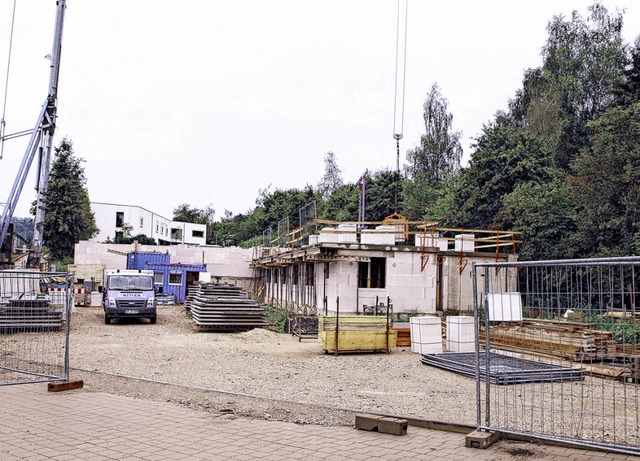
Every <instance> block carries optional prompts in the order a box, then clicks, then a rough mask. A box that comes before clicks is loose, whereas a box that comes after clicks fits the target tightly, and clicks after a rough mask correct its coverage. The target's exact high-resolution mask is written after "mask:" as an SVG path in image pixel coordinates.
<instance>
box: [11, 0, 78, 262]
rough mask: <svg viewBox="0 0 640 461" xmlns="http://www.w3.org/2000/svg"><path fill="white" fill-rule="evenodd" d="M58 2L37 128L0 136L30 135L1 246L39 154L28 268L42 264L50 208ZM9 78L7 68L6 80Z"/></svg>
mask: <svg viewBox="0 0 640 461" xmlns="http://www.w3.org/2000/svg"><path fill="white" fill-rule="evenodd" d="M56 5H57V6H56V24H55V30H54V35H53V48H52V50H51V55H50V56H47V57H48V58H50V59H51V65H50V73H49V91H48V94H47V98H46V100H45V102H44V104H43V105H42V109H41V110H40V113H39V115H38V118H37V120H36V124H35V127H34V128H33V129H32V130H24V131H20V132H17V133H13V134H4V130H3V131H2V132H1V136H0V143H4V141H6V140H9V139H13V138H18V137H21V136H28V135H30V138H29V144H28V145H27V149H26V151H25V154H24V157H23V158H22V163H21V164H20V168H19V170H18V174H17V175H16V178H15V180H14V182H13V187H12V188H11V192H10V193H9V197H8V198H7V203H6V205H5V207H4V210H3V212H2V218H0V247H1V246H2V245H3V244H4V241H5V239H6V238H7V234H8V230H9V224H10V222H11V218H12V217H13V213H14V211H15V209H16V206H17V204H18V200H19V198H20V194H21V192H22V187H23V186H24V183H25V181H26V179H27V176H28V174H29V170H30V168H31V164H32V163H33V160H34V158H35V157H36V153H37V154H38V163H39V167H38V176H37V186H36V190H37V199H36V216H35V220H34V229H33V244H32V252H31V255H30V257H29V262H28V266H29V267H34V266H39V265H40V259H41V257H42V245H43V234H44V218H45V212H46V207H47V191H48V184H49V168H50V164H51V147H52V145H53V135H54V132H55V128H56V112H57V104H58V78H59V75H60V54H61V51H62V29H63V25H64V13H65V9H66V7H67V6H66V1H65V0H56ZM12 33H13V27H12ZM8 77H9V76H8V70H7V79H8ZM5 98H6V95H5ZM2 126H3V127H4V118H3V120H2Z"/></svg>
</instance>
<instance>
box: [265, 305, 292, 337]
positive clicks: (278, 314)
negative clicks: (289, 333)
mask: <svg viewBox="0 0 640 461" xmlns="http://www.w3.org/2000/svg"><path fill="white" fill-rule="evenodd" d="M262 307H263V308H264V309H265V310H266V311H267V313H268V315H267V319H268V320H269V322H271V323H273V324H274V325H275V326H276V333H286V328H287V311H286V310H285V309H280V308H278V307H274V306H269V305H264V306H262Z"/></svg>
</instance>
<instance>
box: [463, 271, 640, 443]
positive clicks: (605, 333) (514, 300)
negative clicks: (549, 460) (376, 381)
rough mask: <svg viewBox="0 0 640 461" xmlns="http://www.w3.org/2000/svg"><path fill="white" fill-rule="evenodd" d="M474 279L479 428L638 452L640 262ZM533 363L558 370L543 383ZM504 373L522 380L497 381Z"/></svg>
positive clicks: (494, 274) (492, 274)
mask: <svg viewBox="0 0 640 461" xmlns="http://www.w3.org/2000/svg"><path fill="white" fill-rule="evenodd" d="M472 275H473V279H474V286H475V305H474V307H475V309H474V310H475V320H476V322H477V323H476V333H477V335H478V339H479V341H477V358H476V364H475V365H476V367H475V376H476V380H477V405H478V427H479V428H481V429H490V430H499V431H503V432H511V433H516V434H525V435H533V436H537V437H541V438H543V439H552V440H560V441H566V442H571V443H579V444H582V445H585V446H591V447H597V448H604V449H610V450H615V451H619V452H624V453H631V454H640V350H639V346H638V343H639V342H640V311H639V310H638V308H637V306H638V304H639V303H640V293H639V290H640V258H610V259H591V260H567V261H545V262H520V263H495V264H477V265H474V268H473V274H472ZM506 358H512V359H519V360H524V361H525V362H523V363H519V362H518V363H511V362H505V360H506ZM532 362H534V363H543V364H546V365H550V366H554V367H558V369H553V368H551V369H547V370H546V371H545V373H546V375H545V379H541V375H539V374H538V373H537V371H536V368H537V367H535V366H533V365H532ZM514 370H519V372H518V373H519V374H513V373H514ZM522 372H525V373H522ZM510 373H511V374H510ZM505 374H506V375H508V376H516V375H517V376H520V377H526V379H525V380H522V379H520V378H519V379H515V380H511V379H507V380H506V381H505V380H504V379H495V376H496V375H498V376H505ZM490 377H493V378H490Z"/></svg>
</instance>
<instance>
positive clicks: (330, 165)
mask: <svg viewBox="0 0 640 461" xmlns="http://www.w3.org/2000/svg"><path fill="white" fill-rule="evenodd" d="M342 184H343V181H342V171H341V170H340V168H338V162H337V161H336V154H334V153H333V152H327V154H326V155H325V156H324V175H323V176H322V179H321V180H320V182H319V183H318V192H319V194H320V196H321V197H322V199H323V200H327V199H328V198H329V196H330V195H331V194H332V192H333V191H335V190H336V189H338V188H339V187H341V186H342Z"/></svg>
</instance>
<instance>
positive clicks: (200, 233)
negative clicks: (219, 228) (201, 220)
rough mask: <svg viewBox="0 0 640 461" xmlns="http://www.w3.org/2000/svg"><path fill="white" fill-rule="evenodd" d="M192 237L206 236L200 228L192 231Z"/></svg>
mask: <svg viewBox="0 0 640 461" xmlns="http://www.w3.org/2000/svg"><path fill="white" fill-rule="evenodd" d="M191 237H195V238H202V237H204V232H203V231H200V230H192V231H191Z"/></svg>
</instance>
